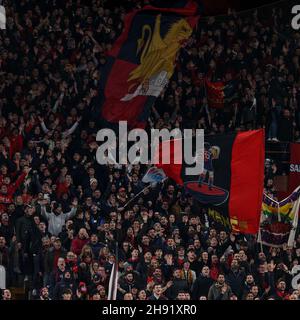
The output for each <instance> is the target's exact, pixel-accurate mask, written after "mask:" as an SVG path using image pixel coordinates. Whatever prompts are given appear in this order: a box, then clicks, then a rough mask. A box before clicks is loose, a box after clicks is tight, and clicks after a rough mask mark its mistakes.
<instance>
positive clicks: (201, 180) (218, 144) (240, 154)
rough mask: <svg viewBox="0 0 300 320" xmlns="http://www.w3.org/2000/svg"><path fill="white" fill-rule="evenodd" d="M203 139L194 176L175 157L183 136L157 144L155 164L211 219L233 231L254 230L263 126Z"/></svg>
mask: <svg viewBox="0 0 300 320" xmlns="http://www.w3.org/2000/svg"><path fill="white" fill-rule="evenodd" d="M178 141H181V142H182V143H178ZM204 141H205V143H204V148H205V149H204V166H203V171H202V172H199V174H198V175H197V176H189V175H187V174H186V168H187V167H188V166H187V165H186V164H185V162H184V161H182V164H180V163H179V164H178V163H176V161H174V159H175V155H178V153H181V154H182V150H183V148H184V144H183V142H184V141H183V140H171V141H164V142H162V143H161V144H160V146H159V153H158V152H157V153H156V162H157V163H158V164H157V167H158V168H161V169H163V170H164V172H165V174H166V175H167V176H168V177H170V178H172V179H173V180H174V181H175V182H177V184H179V185H182V186H184V188H185V190H186V192H188V193H189V194H191V195H192V196H193V197H194V198H196V199H197V200H198V201H199V202H200V203H201V204H202V205H203V206H205V207H207V210H208V215H209V216H210V217H211V218H212V219H213V220H215V221H217V222H218V223H220V224H221V225H223V226H224V227H225V228H227V229H231V230H233V231H235V232H241V233H245V234H256V233H257V232H258V229H259V222H260V215H261V205H262V197H263V185H264V130H253V131H246V132H239V133H235V134H228V135H212V136H205V137H204ZM169 143H170V148H165V147H164V144H169ZM164 152H169V153H170V164H163V163H162V161H161V159H162V158H163V154H164ZM194 152H195V150H194ZM182 158H184V157H182Z"/></svg>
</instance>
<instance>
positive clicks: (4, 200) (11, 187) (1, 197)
mask: <svg viewBox="0 0 300 320" xmlns="http://www.w3.org/2000/svg"><path fill="white" fill-rule="evenodd" d="M30 170H31V168H29V167H27V166H26V167H24V171H23V173H22V174H20V176H19V177H18V179H17V180H16V182H15V183H11V181H10V178H9V177H5V178H4V179H3V181H2V184H1V186H0V212H3V211H5V210H6V208H7V207H8V205H10V204H11V203H13V197H14V194H15V192H16V191H17V189H18V188H19V187H20V185H21V184H22V183H23V181H24V180H25V178H26V177H27V176H28V174H29V172H30Z"/></svg>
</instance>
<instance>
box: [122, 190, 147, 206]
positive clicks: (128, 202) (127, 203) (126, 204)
mask: <svg viewBox="0 0 300 320" xmlns="http://www.w3.org/2000/svg"><path fill="white" fill-rule="evenodd" d="M150 187H151V184H149V186H147V187H145V188H144V189H143V190H142V191H140V192H139V193H137V194H136V195H135V196H134V197H133V198H131V199H130V200H129V201H127V202H126V203H125V205H124V207H123V209H125V208H126V207H127V206H128V205H129V204H130V203H131V202H132V201H133V200H135V199H136V198H137V197H138V196H139V195H140V194H141V193H143V192H144V191H145V190H147V189H149V188H150Z"/></svg>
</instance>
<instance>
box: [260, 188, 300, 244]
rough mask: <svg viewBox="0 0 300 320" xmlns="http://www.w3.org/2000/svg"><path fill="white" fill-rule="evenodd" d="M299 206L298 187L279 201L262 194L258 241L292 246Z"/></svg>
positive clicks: (299, 195)
mask: <svg viewBox="0 0 300 320" xmlns="http://www.w3.org/2000/svg"><path fill="white" fill-rule="evenodd" d="M299 206H300V187H297V188H296V189H295V190H294V191H293V192H292V193H291V194H290V195H289V196H288V197H287V198H285V199H283V200H281V201H279V202H278V201H276V200H275V199H273V198H271V197H270V196H268V195H267V194H264V196H263V204H262V216H261V225H260V230H259V237H258V242H260V243H262V244H264V245H266V246H271V247H277V248H280V247H282V246H283V245H284V244H287V245H289V246H293V244H294V239H295V235H296V230H297V226H298V220H299Z"/></svg>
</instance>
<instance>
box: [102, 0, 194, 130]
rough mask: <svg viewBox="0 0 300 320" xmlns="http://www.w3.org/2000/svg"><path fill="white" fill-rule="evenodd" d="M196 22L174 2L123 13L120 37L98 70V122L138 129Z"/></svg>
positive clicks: (188, 8) (186, 5)
mask: <svg viewBox="0 0 300 320" xmlns="http://www.w3.org/2000/svg"><path fill="white" fill-rule="evenodd" d="M197 21H198V5H197V3H196V2H194V1H192V0H183V1H182V0H177V1H174V3H173V4H172V5H170V7H167V8H165V7H154V6H150V5H148V6H145V7H144V8H142V9H140V10H136V11H133V12H132V13H129V14H128V15H127V16H126V18H125V26H124V31H123V33H122V34H121V35H120V37H119V38H118V39H117V40H116V42H115V44H114V46H113V48H112V49H111V50H110V51H109V52H108V53H107V63H106V64H105V66H104V67H103V69H102V70H101V81H100V98H101V101H100V103H101V119H102V120H104V122H105V124H108V123H109V124H117V123H118V122H119V121H127V123H128V127H130V128H143V127H145V124H146V121H147V119H148V118H149V115H150V109H151V107H152V105H153V104H154V102H155V99H156V98H157V97H158V96H159V95H160V93H161V92H162V90H163V89H164V87H165V86H166V85H167V84H168V82H169V80H170V78H171V76H172V74H173V72H174V68H175V62H176V56H177V54H178V52H179V50H180V48H181V47H183V46H184V45H185V43H186V42H187V41H188V39H189V38H190V36H191V34H192V32H193V28H194V26H195V25H196V23H197Z"/></svg>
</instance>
